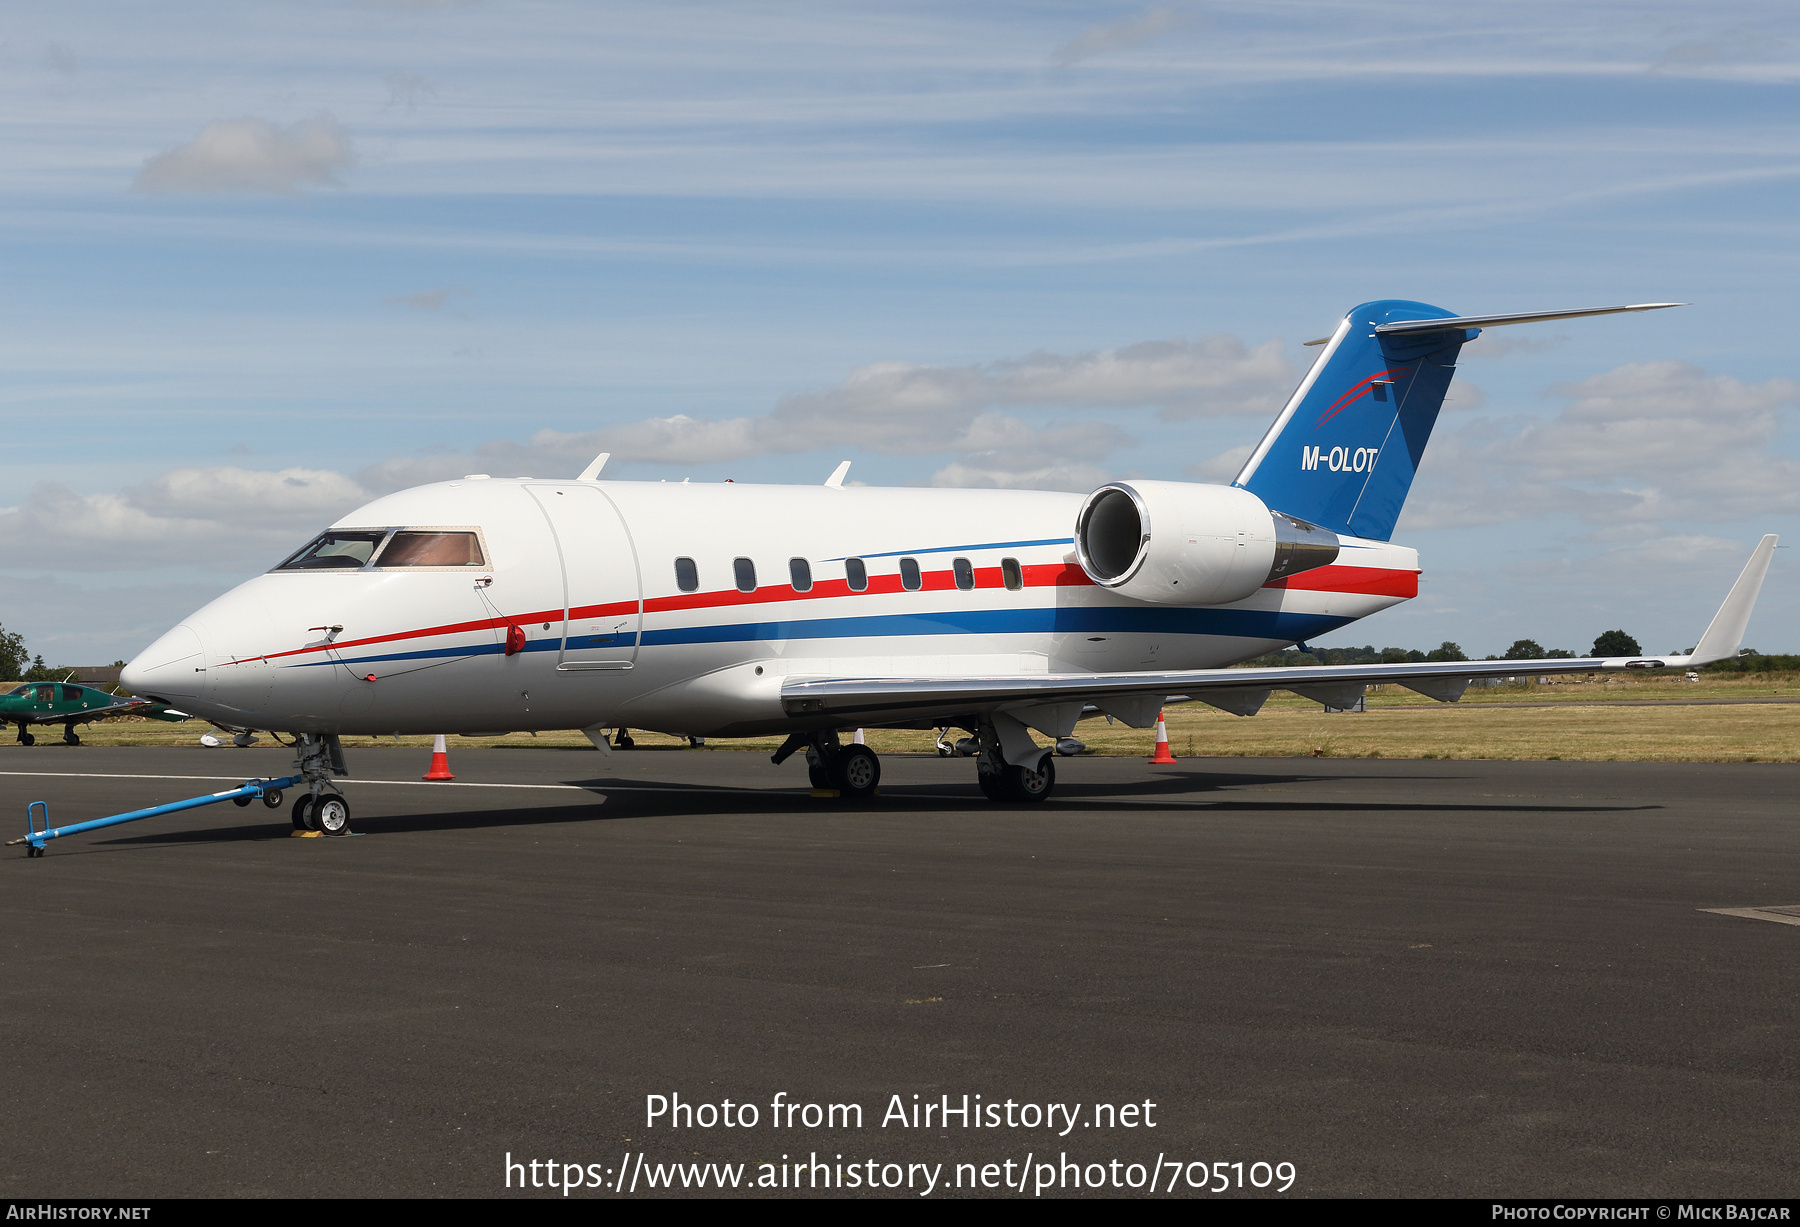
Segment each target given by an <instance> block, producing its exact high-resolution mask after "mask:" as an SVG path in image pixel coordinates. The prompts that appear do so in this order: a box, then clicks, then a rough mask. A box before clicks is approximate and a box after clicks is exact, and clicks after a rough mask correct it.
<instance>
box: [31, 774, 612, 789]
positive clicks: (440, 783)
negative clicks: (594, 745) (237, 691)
mask: <svg viewBox="0 0 1800 1227" xmlns="http://www.w3.org/2000/svg"><path fill="white" fill-rule="evenodd" d="M0 775H28V776H37V777H45V778H50V779H58V780H199V781H203V782H218V781H221V780H223V781H227V782H229V781H231V780H236V781H237V782H238V783H240V784H241V783H243V782H244V777H243V776H241V775H126V774H119V773H103V772H98V771H0ZM250 778H251V779H256V778H258V777H256V776H252V777H250ZM349 782H350V783H352V784H416V785H418V786H419V787H420V788H446V787H448V788H566V789H569V790H571V791H573V792H592V791H593V790H592V789H589V788H583V787H581V785H579V784H472V783H471V784H459V783H453V782H451V781H449V780H430V781H427V780H350V781H349Z"/></svg>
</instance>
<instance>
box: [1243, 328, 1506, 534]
mask: <svg viewBox="0 0 1800 1227" xmlns="http://www.w3.org/2000/svg"><path fill="white" fill-rule="evenodd" d="M1453 318H1454V317H1453V316H1452V315H1451V313H1450V312H1448V311H1445V310H1443V309H1442V308H1441V307H1433V306H1430V305H1428V304H1426V303H1420V302H1407V301H1404V300H1401V299H1383V300H1381V301H1378V302H1367V303H1363V304H1362V305H1361V306H1359V307H1357V308H1355V309H1354V310H1352V311H1351V312H1350V313H1349V314H1348V315H1346V316H1344V319H1343V322H1342V323H1341V324H1339V325H1338V328H1337V331H1336V332H1334V333H1333V334H1332V335H1331V337H1330V339H1329V340H1328V341H1326V343H1325V352H1324V353H1322V354H1320V355H1319V357H1318V359H1317V361H1315V362H1314V363H1313V365H1312V369H1311V370H1310V371H1308V372H1307V375H1306V378H1305V379H1304V380H1302V381H1301V383H1300V387H1299V388H1298V389H1296V390H1295V392H1294V394H1293V396H1292V397H1290V398H1289V400H1288V403H1287V406H1286V408H1284V409H1283V410H1282V411H1281V416H1280V417H1278V418H1276V419H1275V424H1274V425H1272V426H1270V427H1269V431H1268V433H1267V434H1265V435H1264V436H1263V440H1262V442H1261V443H1260V444H1258V445H1257V448H1256V450H1255V451H1254V452H1252V453H1251V455H1250V459H1249V460H1248V461H1246V462H1245V464H1244V468H1243V471H1242V472H1240V473H1239V474H1238V475H1237V478H1236V480H1234V481H1233V482H1232V484H1233V485H1234V486H1242V487H1243V488H1244V489H1246V490H1248V491H1250V493H1252V494H1254V495H1256V496H1257V497H1258V498H1260V499H1262V501H1263V502H1264V503H1265V504H1267V505H1268V506H1269V507H1270V508H1272V509H1273V510H1276V511H1282V512H1286V513H1287V514H1288V515H1291V516H1297V517H1299V518H1300V519H1302V520H1309V521H1311V522H1312V523H1314V524H1318V525H1320V526H1321V527H1324V528H1329V529H1331V530H1332V531H1333V532H1337V533H1344V534H1347V535H1350V536H1355V537H1367V538H1371V539H1373V540H1377V541H1386V540H1387V539H1388V538H1389V537H1391V536H1392V535H1393V532H1394V522H1395V521H1396V520H1398V519H1399V518H1400V507H1401V505H1402V504H1403V503H1404V502H1405V501H1406V494H1407V491H1408V490H1410V489H1411V488H1412V482H1413V475H1414V474H1415V473H1417V472H1418V469H1419V461H1420V459H1421V458H1422V457H1423V456H1424V453H1425V444H1426V441H1427V440H1429V439H1430V438H1431V428H1432V427H1433V426H1434V425H1436V424H1437V416H1438V410H1439V409H1440V408H1441V407H1442V406H1443V403H1444V393H1445V392H1446V391H1448V390H1449V387H1450V377H1451V376H1452V375H1453V374H1454V373H1455V371H1456V356H1457V353H1458V352H1459V351H1460V350H1461V349H1462V346H1463V342H1465V341H1468V340H1472V339H1474V337H1475V336H1476V331H1477V330H1475V329H1472V328H1466V327H1461V326H1447V327H1445V328H1442V329H1432V328H1425V329H1416V328H1415V329H1411V330H1407V331H1402V332H1377V331H1376V329H1377V328H1378V327H1379V326H1381V325H1384V324H1394V323H1399V322H1402V321H1425V320H1437V319H1442V320H1446V321H1449V320H1452V319H1453Z"/></svg>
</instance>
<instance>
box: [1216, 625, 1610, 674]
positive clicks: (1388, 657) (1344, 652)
mask: <svg viewBox="0 0 1800 1227" xmlns="http://www.w3.org/2000/svg"><path fill="white" fill-rule="evenodd" d="M1643 654H1644V649H1643V648H1642V647H1641V646H1640V645H1639V644H1638V641H1637V640H1636V639H1634V638H1632V637H1631V636H1630V635H1628V634H1626V633H1625V632H1624V631H1622V630H1614V631H1603V632H1602V633H1601V634H1600V635H1599V636H1598V637H1597V638H1595V640H1594V647H1593V650H1592V651H1590V652H1587V653H1585V655H1588V656H1642V655H1643ZM1581 655H1583V653H1579V652H1573V651H1570V650H1569V649H1567V648H1546V647H1544V646H1543V645H1542V644H1540V643H1539V642H1538V641H1537V640H1535V639H1515V640H1514V641H1513V645H1512V646H1511V647H1509V648H1507V649H1506V651H1505V652H1503V653H1502V654H1501V655H1499V656H1484V657H1482V659H1483V660H1572V659H1574V658H1576V657H1577V656H1581ZM1468 659H1469V657H1468V655H1467V654H1466V653H1464V651H1463V650H1462V648H1461V647H1459V646H1458V645H1456V644H1454V643H1451V642H1450V641H1449V640H1448V639H1446V640H1444V642H1442V643H1440V644H1439V645H1438V646H1437V647H1435V648H1432V649H1431V650H1429V651H1424V652H1422V651H1420V650H1419V649H1418V648H1379V649H1378V648H1376V647H1375V645H1374V644H1366V645H1364V646H1363V647H1360V648H1357V647H1349V648H1310V649H1309V650H1307V651H1301V650H1300V649H1299V648H1297V647H1295V648H1288V649H1286V650H1284V651H1280V652H1270V653H1269V654H1268V655H1266V656H1258V657H1257V658H1256V659H1255V660H1251V661H1245V662H1244V663H1245V664H1248V665H1259V666H1266V667H1279V666H1283V665H1403V664H1418V663H1423V662H1426V661H1454V660H1468Z"/></svg>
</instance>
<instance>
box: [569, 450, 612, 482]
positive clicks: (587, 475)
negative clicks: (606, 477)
mask: <svg viewBox="0 0 1800 1227" xmlns="http://www.w3.org/2000/svg"><path fill="white" fill-rule="evenodd" d="M611 459H612V453H611V452H601V453H600V454H599V455H598V456H595V457H594V459H593V461H592V462H591V463H589V465H588V467H587V468H585V469H583V470H581V476H580V477H577V478H576V479H575V480H576V481H593V480H595V479H596V478H598V477H599V476H600V470H601V469H604V468H605V467H606V462H607V461H608V460H611Z"/></svg>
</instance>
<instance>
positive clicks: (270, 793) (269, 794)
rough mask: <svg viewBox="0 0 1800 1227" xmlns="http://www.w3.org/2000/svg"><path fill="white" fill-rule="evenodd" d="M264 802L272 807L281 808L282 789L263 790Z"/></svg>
mask: <svg viewBox="0 0 1800 1227" xmlns="http://www.w3.org/2000/svg"><path fill="white" fill-rule="evenodd" d="M263 804H264V805H266V806H268V807H269V808H270V809H280V808H281V789H279V788H267V789H264V790H263Z"/></svg>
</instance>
